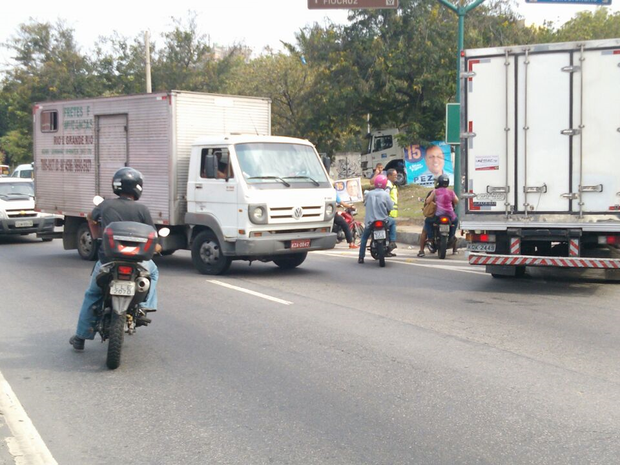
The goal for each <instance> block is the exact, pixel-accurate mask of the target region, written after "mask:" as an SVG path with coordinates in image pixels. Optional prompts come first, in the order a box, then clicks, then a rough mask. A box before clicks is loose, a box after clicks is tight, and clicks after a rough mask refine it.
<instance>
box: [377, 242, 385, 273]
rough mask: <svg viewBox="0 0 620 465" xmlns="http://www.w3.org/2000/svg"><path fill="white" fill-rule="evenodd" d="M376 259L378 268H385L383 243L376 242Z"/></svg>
mask: <svg viewBox="0 0 620 465" xmlns="http://www.w3.org/2000/svg"><path fill="white" fill-rule="evenodd" d="M377 258H378V259H379V266H380V267H381V268H383V267H384V266H385V243H383V242H377Z"/></svg>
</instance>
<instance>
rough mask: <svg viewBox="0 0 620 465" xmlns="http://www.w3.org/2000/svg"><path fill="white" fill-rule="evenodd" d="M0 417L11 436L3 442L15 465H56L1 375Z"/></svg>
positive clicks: (0, 374)
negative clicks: (0, 416)
mask: <svg viewBox="0 0 620 465" xmlns="http://www.w3.org/2000/svg"><path fill="white" fill-rule="evenodd" d="M0 415H2V417H3V418H4V420H5V421H6V424H7V425H8V427H9V429H10V430H11V433H12V434H13V437H9V438H5V440H6V443H7V445H8V447H9V452H10V453H11V455H13V457H14V458H15V463H16V465H58V462H56V460H54V457H52V454H51V453H50V451H49V449H48V448H47V446H46V445H45V442H43V439H42V438H41V436H40V435H39V432H38V431H37V429H36V428H35V427H34V425H33V424H32V421H30V418H28V415H27V414H26V411H25V410H24V407H22V404H21V403H20V402H19V399H18V398H17V396H16V395H15V393H14V392H13V389H11V386H10V385H9V383H8V382H7V381H6V379H4V376H2V373H0Z"/></svg>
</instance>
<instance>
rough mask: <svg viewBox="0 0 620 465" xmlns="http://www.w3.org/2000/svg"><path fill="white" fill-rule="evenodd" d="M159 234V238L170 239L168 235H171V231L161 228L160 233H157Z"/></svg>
mask: <svg viewBox="0 0 620 465" xmlns="http://www.w3.org/2000/svg"><path fill="white" fill-rule="evenodd" d="M157 234H159V237H168V235H169V234H170V229H169V228H161V229H160V230H159V231H157Z"/></svg>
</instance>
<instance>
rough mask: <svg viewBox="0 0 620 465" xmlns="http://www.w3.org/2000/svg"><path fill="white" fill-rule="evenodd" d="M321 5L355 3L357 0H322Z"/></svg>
mask: <svg viewBox="0 0 620 465" xmlns="http://www.w3.org/2000/svg"><path fill="white" fill-rule="evenodd" d="M323 5H357V0H323Z"/></svg>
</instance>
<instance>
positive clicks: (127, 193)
mask: <svg viewBox="0 0 620 465" xmlns="http://www.w3.org/2000/svg"><path fill="white" fill-rule="evenodd" d="M143 184H144V181H143V178H142V173H140V172H139V171H138V170H135V169H133V168H121V169H120V170H118V171H117V172H116V173H115V174H114V177H113V178H112V190H113V191H114V193H115V194H116V195H118V196H119V198H118V199H110V200H104V201H103V202H102V203H101V204H100V205H98V206H96V207H95V208H94V209H93V211H92V213H90V214H89V215H88V221H89V222H90V226H91V232H92V231H93V229H94V228H95V227H96V225H97V224H98V222H99V221H101V231H103V230H104V229H105V228H106V226H107V225H108V224H110V223H112V222H114V221H135V222H137V223H143V224H148V225H150V226H152V227H153V228H155V224H154V223H153V219H152V218H151V213H150V211H149V209H148V207H147V206H146V205H144V204H141V203H137V202H136V200H138V199H139V198H140V196H141V195H142V185H143ZM155 250H156V251H157V252H159V251H160V250H161V246H160V245H159V244H157V245H156V246H155ZM109 261H110V260H108V258H107V257H106V256H105V254H104V252H103V247H99V261H98V262H97V263H96V264H95V267H94V268H93V272H92V274H91V277H90V283H89V285H88V288H87V289H86V293H85V294H84V301H83V302H82V308H81V309H80V316H79V318H78V325H77V331H76V334H75V335H74V336H72V337H71V339H70V340H69V344H71V345H72V346H73V348H74V349H75V350H84V341H85V340H86V339H91V340H92V339H94V338H95V330H94V328H93V325H94V323H95V314H94V311H93V306H94V305H95V304H97V303H98V302H99V301H100V300H101V298H102V297H103V291H102V290H101V288H100V287H99V286H98V285H97V279H96V278H97V275H98V274H99V269H100V268H101V265H102V264H104V263H107V262H109ZM142 265H143V266H144V267H145V268H146V269H147V270H148V271H149V273H150V275H151V287H150V289H149V293H148V295H147V299H146V302H145V304H144V307H143V308H148V309H152V310H155V309H157V279H158V277H159V271H158V270H157V265H155V263H154V262H153V261H152V260H149V261H145V262H142ZM136 323H137V324H139V323H140V322H139V321H137V322H136Z"/></svg>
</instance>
